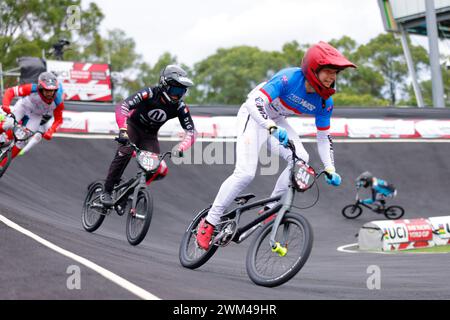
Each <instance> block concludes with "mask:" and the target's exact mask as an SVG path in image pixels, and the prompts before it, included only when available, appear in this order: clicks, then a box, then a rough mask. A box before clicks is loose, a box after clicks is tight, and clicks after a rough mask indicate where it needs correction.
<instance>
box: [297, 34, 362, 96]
mask: <svg viewBox="0 0 450 320" xmlns="http://www.w3.org/2000/svg"><path fill="white" fill-rule="evenodd" d="M324 67H330V68H334V69H339V70H344V69H345V68H348V67H352V68H356V65H355V64H353V63H352V62H350V61H349V60H347V58H345V57H344V56H343V55H342V54H341V53H340V52H339V51H338V50H336V48H334V47H333V46H331V45H329V44H328V43H326V42H323V41H320V42H319V43H318V44H315V45H313V46H311V47H310V48H309V49H308V50H307V51H306V53H305V56H304V57H303V60H302V71H303V73H304V75H305V77H306V79H307V80H308V82H309V83H310V84H311V86H312V87H313V88H314V90H316V92H317V93H318V94H319V95H320V96H321V97H322V98H323V99H325V100H327V99H328V98H329V97H330V96H331V95H333V94H334V93H335V92H336V90H334V89H333V87H334V83H333V84H332V85H331V87H330V88H327V87H325V86H324V85H323V84H322V83H321V82H320V80H319V78H318V76H317V75H318V74H319V71H320V69H322V68H324Z"/></svg>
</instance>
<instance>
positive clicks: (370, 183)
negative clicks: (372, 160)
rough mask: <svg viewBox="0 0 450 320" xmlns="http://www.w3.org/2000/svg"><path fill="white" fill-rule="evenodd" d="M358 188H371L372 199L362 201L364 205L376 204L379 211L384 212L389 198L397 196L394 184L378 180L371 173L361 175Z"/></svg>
mask: <svg viewBox="0 0 450 320" xmlns="http://www.w3.org/2000/svg"><path fill="white" fill-rule="evenodd" d="M356 186H357V187H358V188H360V187H363V188H371V191H372V197H371V198H367V199H363V200H361V203H364V204H374V205H376V206H377V207H378V208H377V209H378V210H381V211H383V210H384V208H385V205H386V199H387V198H394V197H395V196H396V195H397V189H396V188H395V187H394V185H393V184H391V183H388V182H387V181H385V180H382V179H379V178H376V177H375V176H374V175H373V174H372V173H370V172H369V171H365V172H363V173H361V174H360V175H359V176H358V177H357V178H356Z"/></svg>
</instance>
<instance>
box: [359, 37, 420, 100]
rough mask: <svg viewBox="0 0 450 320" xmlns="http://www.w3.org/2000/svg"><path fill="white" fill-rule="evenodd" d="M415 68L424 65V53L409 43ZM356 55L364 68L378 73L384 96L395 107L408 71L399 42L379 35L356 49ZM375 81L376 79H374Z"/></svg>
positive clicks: (418, 47)
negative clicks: (362, 62)
mask: <svg viewBox="0 0 450 320" xmlns="http://www.w3.org/2000/svg"><path fill="white" fill-rule="evenodd" d="M409 46H410V49H411V55H412V57H413V61H414V64H415V68H416V69H419V68H420V67H421V66H424V65H425V64H426V62H425V61H426V57H427V54H426V51H425V49H424V48H423V47H420V46H413V45H411V43H409ZM356 54H357V55H358V57H359V58H360V59H362V61H364V62H365V66H366V67H369V68H372V69H373V70H375V71H378V72H379V73H380V74H381V75H382V76H383V78H384V86H383V89H384V92H383V93H384V94H385V95H386V96H387V97H388V98H389V100H390V101H391V105H393V106H394V105H396V103H397V100H398V93H399V92H400V91H401V90H402V89H404V88H405V85H406V79H407V77H408V69H407V65H406V61H405V58H404V54H403V49H402V47H401V44H400V41H399V40H398V39H396V38H395V37H394V35H393V34H392V33H385V34H380V35H379V36H377V37H376V38H374V39H372V40H371V41H369V43H367V44H366V45H362V46H360V47H359V48H358V50H357V52H356ZM374 80H376V78H374Z"/></svg>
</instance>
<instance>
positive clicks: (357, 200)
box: [355, 187, 383, 214]
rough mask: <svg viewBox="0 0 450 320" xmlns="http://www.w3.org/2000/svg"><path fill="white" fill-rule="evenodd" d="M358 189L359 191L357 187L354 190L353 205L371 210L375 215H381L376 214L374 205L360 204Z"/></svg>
mask: <svg viewBox="0 0 450 320" xmlns="http://www.w3.org/2000/svg"><path fill="white" fill-rule="evenodd" d="M359 189H360V188H359V187H357V188H356V203H355V205H356V206H358V205H359V206H363V207H366V208H367V209H370V210H372V211H373V212H375V213H379V214H382V213H383V212H378V211H377V210H376V208H375V206H374V205H370V204H366V203H363V202H361V199H360V197H359ZM375 201H377V200H375Z"/></svg>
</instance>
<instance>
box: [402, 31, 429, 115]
mask: <svg viewBox="0 0 450 320" xmlns="http://www.w3.org/2000/svg"><path fill="white" fill-rule="evenodd" d="M398 28H399V31H400V39H401V42H402V47H403V53H404V54H405V58H406V65H407V66H408V70H409V75H410V76H411V79H412V85H413V88H414V94H415V96H416V101H417V106H418V107H419V108H423V107H425V104H424V103H423V97H422V92H421V91H420V87H419V83H418V82H417V75H416V70H415V69H414V63H413V59H412V56H411V51H410V50H409V46H408V40H407V38H406V32H405V29H404V28H403V26H402V25H401V24H400V23H399V24H398Z"/></svg>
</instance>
